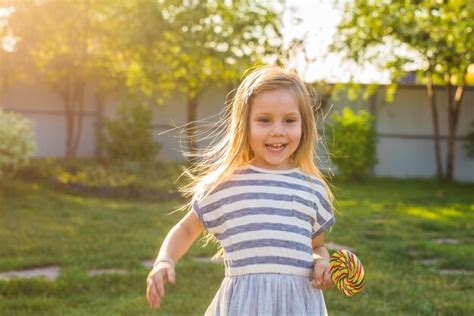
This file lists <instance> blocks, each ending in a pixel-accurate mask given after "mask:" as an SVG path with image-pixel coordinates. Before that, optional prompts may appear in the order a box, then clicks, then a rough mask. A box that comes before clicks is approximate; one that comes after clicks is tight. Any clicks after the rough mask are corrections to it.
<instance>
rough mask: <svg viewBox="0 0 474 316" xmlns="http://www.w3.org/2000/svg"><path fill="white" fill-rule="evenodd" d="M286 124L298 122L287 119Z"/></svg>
mask: <svg viewBox="0 0 474 316" xmlns="http://www.w3.org/2000/svg"><path fill="white" fill-rule="evenodd" d="M286 122H287V123H294V122H296V120H294V119H287V120H286Z"/></svg>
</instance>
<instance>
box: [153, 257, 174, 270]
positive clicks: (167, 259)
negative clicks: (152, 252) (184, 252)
mask: <svg viewBox="0 0 474 316" xmlns="http://www.w3.org/2000/svg"><path fill="white" fill-rule="evenodd" d="M161 262H166V263H169V264H170V265H171V266H172V267H173V268H174V266H175V263H174V261H173V259H171V258H156V260H155V262H154V263H153V268H156V266H157V265H158V264H159V263H161Z"/></svg>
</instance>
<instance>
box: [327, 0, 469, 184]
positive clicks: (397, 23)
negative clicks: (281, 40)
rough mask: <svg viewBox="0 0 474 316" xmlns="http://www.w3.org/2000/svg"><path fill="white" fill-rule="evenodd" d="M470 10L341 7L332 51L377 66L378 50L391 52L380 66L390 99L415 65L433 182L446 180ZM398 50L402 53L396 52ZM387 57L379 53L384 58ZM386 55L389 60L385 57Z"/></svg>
mask: <svg viewBox="0 0 474 316" xmlns="http://www.w3.org/2000/svg"><path fill="white" fill-rule="evenodd" d="M473 29H474V4H473V3H472V2H471V1H468V0H451V1H441V0H407V1H364V0H354V1H351V2H347V3H346V5H345V9H344V16H343V19H342V22H341V23H340V25H339V26H338V32H337V33H336V37H335V40H334V44H333V47H332V48H333V50H336V51H340V52H345V53H346V54H347V57H348V58H349V59H351V60H354V61H357V62H359V63H364V62H367V61H369V62H374V61H375V62H380V48H381V47H383V46H385V47H387V46H391V47H392V50H391V52H390V53H391V56H389V57H387V58H386V59H385V60H384V61H382V62H381V65H382V67H383V68H384V69H388V70H390V71H391V79H392V84H391V85H390V86H389V88H388V91H389V94H393V93H394V91H395V90H396V87H397V82H398V79H399V78H401V76H403V75H404V74H405V73H406V72H407V71H409V70H413V68H414V66H415V65H417V69H416V71H417V73H418V75H419V76H422V77H424V78H425V79H424V82H425V84H426V88H427V93H428V96H429V98H430V105H431V110H432V116H433V117H432V120H433V128H434V140H435V159H436V165H437V168H436V172H437V175H438V177H443V176H444V177H445V178H446V179H447V180H452V178H453V172H454V145H455V138H456V130H457V125H458V117H459V113H460V109H461V104H462V98H463V94H464V85H465V76H466V73H467V68H468V66H469V65H470V64H472V63H474V53H473V52H474V36H473ZM400 48H402V49H400ZM387 54H389V53H387V52H385V54H384V55H387ZM389 55H390V54H389ZM437 82H442V83H443V84H444V86H445V90H446V94H447V103H446V106H447V110H448V140H447V144H448V150H447V154H446V155H447V157H446V172H445V174H443V170H442V166H441V154H440V148H439V126H438V113H437V107H436V103H435V100H436V99H435V90H434V89H433V83H437Z"/></svg>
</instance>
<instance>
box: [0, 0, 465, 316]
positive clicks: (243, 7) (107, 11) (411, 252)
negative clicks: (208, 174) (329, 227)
mask: <svg viewBox="0 0 474 316" xmlns="http://www.w3.org/2000/svg"><path fill="white" fill-rule="evenodd" d="M473 28H474V3H473V1H471V0H407V1H390V0H387V1H360V0H334V1H331V0H313V1H310V0H293V1H290V0H286V1H283V0H281V1H278V0H274V1H270V0H267V1H258V2H256V1H248V0H242V1H238V0H213V1H211V0H209V1H193V0H188V1H183V0H182V1H178V0H121V1H112V0H76V1H72V0H71V1H69V0H0V241H1V242H0V271H1V272H0V314H2V315H29V314H31V315H37V314H45V315H56V314H57V315H64V314H67V315H76V314H77V315H82V314H87V315H90V314H96V315H109V314H110V315H117V314H119V315H122V314H123V315H129V314H133V315H149V314H150V315H151V314H155V313H156V314H162V315H194V314H196V315H200V314H203V312H204V311H205V308H206V307H207V305H208V304H209V302H210V299H211V298H212V295H213V293H215V291H216V290H217V288H218V286H219V284H220V280H221V279H222V276H223V272H222V270H223V269H222V265H221V264H220V263H219V262H217V263H216V262H213V261H210V260H208V259H207V258H208V257H210V256H211V255H212V253H213V252H214V251H215V249H214V248H212V247H206V248H203V247H201V245H200V243H196V244H195V245H194V246H193V248H192V249H191V251H190V253H189V255H187V256H185V257H184V258H183V260H182V263H181V264H180V265H178V280H179V279H180V277H181V280H182V281H181V283H179V281H178V284H177V285H176V286H174V287H170V288H169V291H168V288H167V293H170V294H169V297H167V298H166V299H165V301H164V305H163V308H162V309H161V310H159V311H151V310H149V309H148V307H147V305H146V301H145V296H144V286H145V282H144V279H145V277H146V273H147V271H148V269H149V267H150V264H151V262H152V260H153V257H154V256H155V255H156V252H157V251H158V249H159V245H160V244H161V242H162V240H163V239H164V237H165V236H166V233H167V231H168V230H169V229H170V228H171V227H172V226H173V225H174V223H175V222H176V221H177V220H179V218H180V217H181V216H182V214H181V215H180V214H176V213H174V214H171V215H170V214H169V213H170V212H171V211H172V210H174V209H176V208H177V207H179V206H180V205H182V203H183V202H184V201H185V199H184V198H183V197H182V196H181V195H180V193H179V189H178V188H179V185H182V184H185V183H186V179H184V178H183V177H179V176H180V174H181V172H182V170H183V168H184V167H186V166H189V164H191V163H193V162H192V161H190V160H189V159H188V158H187V153H195V152H197V151H199V148H202V147H203V146H207V145H209V144H210V143H212V141H213V140H215V139H216V138H218V137H219V131H220V130H221V129H222V127H223V126H222V125H219V124H216V123H217V122H218V121H219V119H222V118H223V117H224V116H225V108H224V106H225V104H226V103H227V102H229V100H231V98H232V95H233V92H235V89H236V88H237V87H238V85H239V83H240V81H241V80H242V78H243V76H244V74H245V73H246V71H248V70H249V69H251V68H253V67H257V66H259V65H265V64H274V65H279V66H281V67H284V68H287V69H290V70H293V71H296V72H297V73H298V74H299V75H300V76H301V77H302V78H303V79H304V81H305V83H306V85H307V87H308V89H309V91H310V92H311V95H312V98H313V101H314V106H315V107H314V114H315V118H316V121H317V126H318V131H319V136H320V140H319V142H318V147H317V151H318V165H319V166H320V168H321V169H322V170H323V172H324V174H325V176H326V177H327V178H328V179H330V182H331V183H333V185H332V186H333V190H334V194H335V197H336V200H335V208H336V209H337V210H338V211H340V213H339V214H337V216H340V218H338V225H336V227H335V228H334V230H333V231H332V232H330V233H329V234H328V236H327V238H326V239H327V241H328V242H329V244H328V248H329V249H330V250H335V249H339V248H345V249H352V250H354V251H355V252H356V253H357V254H358V255H359V256H360V257H361V259H362V261H363V262H364V263H365V265H366V266H367V268H366V269H368V285H367V289H366V291H365V292H364V294H361V295H360V296H358V297H357V298H354V300H348V299H345V298H343V297H341V295H339V294H338V293H337V292H336V291H335V290H329V291H328V294H327V304H328V311H329V313H330V314H334V315H346V314H347V315H353V314H358V313H363V314H369V315H371V314H377V315H379V314H384V315H468V314H473V313H474V305H473V304H474V303H473V302H472V301H469V300H468V297H472V296H473V294H474V286H473V284H474V282H473V279H472V278H473V276H474V255H473V254H474V230H473V224H474V184H473V182H474V106H473V105H474V36H473V34H474V30H473ZM364 259H365V260H364ZM189 279H192V280H189Z"/></svg>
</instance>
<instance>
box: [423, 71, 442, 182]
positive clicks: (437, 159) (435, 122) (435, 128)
mask: <svg viewBox="0 0 474 316" xmlns="http://www.w3.org/2000/svg"><path fill="white" fill-rule="evenodd" d="M426 79H427V84H426V88H427V92H428V97H429V99H430V105H431V114H432V118H433V132H434V135H433V136H434V149H435V162H436V177H437V178H438V179H441V178H443V165H442V163H441V149H440V141H439V120H438V109H437V107H436V95H435V90H434V89H433V80H432V78H431V74H430V75H428V76H427V78H426Z"/></svg>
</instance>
